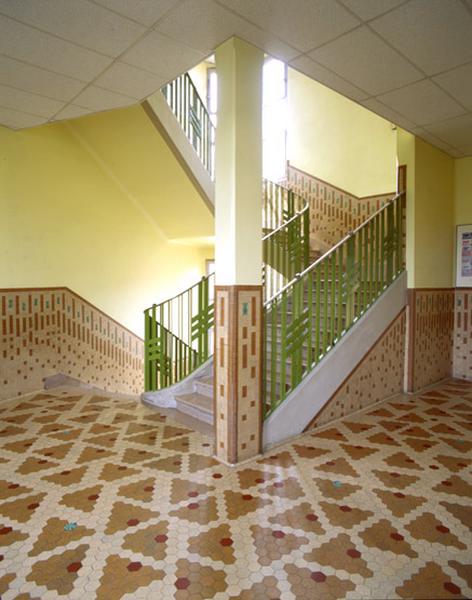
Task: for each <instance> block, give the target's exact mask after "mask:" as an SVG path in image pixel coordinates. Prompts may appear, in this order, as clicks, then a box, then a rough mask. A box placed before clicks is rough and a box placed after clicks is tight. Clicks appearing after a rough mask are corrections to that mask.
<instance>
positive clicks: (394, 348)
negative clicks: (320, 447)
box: [307, 310, 406, 430]
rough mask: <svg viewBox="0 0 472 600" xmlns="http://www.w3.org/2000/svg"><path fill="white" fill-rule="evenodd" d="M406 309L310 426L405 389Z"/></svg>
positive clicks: (326, 421) (330, 419) (335, 417)
mask: <svg viewBox="0 0 472 600" xmlns="http://www.w3.org/2000/svg"><path fill="white" fill-rule="evenodd" d="M405 326H406V314H405V310H402V312H401V313H400V314H399V315H398V316H397V317H396V318H395V320H394V321H393V322H392V323H391V324H390V325H389V327H388V328H387V329H386V330H385V332H384V333H383V334H382V335H381V337H380V338H379V339H378V340H377V342H376V343H375V344H374V345H373V346H372V348H371V349H370V350H369V352H368V353H367V354H366V355H365V356H364V358H363V359H362V360H361V362H360V363H359V364H358V365H357V367H356V368H355V369H354V370H353V371H352V373H351V374H350V375H349V376H348V378H347V379H346V380H345V381H343V382H342V384H341V385H340V387H339V388H338V389H337V390H336V392H335V393H334V394H333V396H332V397H331V398H330V400H329V401H328V402H327V403H326V404H325V406H324V407H323V409H322V410H321V411H320V412H319V413H318V414H317V415H316V416H315V418H314V419H313V420H312V422H311V423H310V425H309V426H308V427H307V430H308V429H311V428H314V427H319V426H321V425H325V424H326V423H329V422H330V421H333V420H335V419H339V418H341V417H344V416H345V415H349V414H351V413H353V412H355V411H358V410H360V409H362V408H366V407H367V406H369V405H371V404H374V403H375V402H379V401H380V400H384V399H385V398H388V397H390V396H393V395H394V394H399V393H401V392H402V391H403V365H404V361H405Z"/></svg>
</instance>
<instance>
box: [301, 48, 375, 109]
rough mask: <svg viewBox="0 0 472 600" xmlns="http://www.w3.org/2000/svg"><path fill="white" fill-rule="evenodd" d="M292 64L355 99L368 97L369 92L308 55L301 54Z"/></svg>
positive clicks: (302, 71) (309, 75)
mask: <svg viewBox="0 0 472 600" xmlns="http://www.w3.org/2000/svg"><path fill="white" fill-rule="evenodd" d="M290 66H291V67H293V68H294V69H296V70H297V71H300V72H301V73H304V74H305V75H308V77H312V78H313V79H315V80H316V81H318V82H319V83H322V84H323V85H326V86H327V87H329V88H331V89H334V90H336V91H337V92H339V93H340V94H344V95H345V96H348V97H349V98H352V99H353V100H362V99H363V98H367V97H368V95H369V94H367V93H366V92H364V91H363V90H360V89H359V88H358V87H356V86H355V85H352V83H349V81H346V80H345V79H343V78H342V77H339V75H336V73H333V72H332V71H329V70H328V69H326V68H325V67H323V66H322V65H320V64H318V63H316V62H315V61H314V60H312V59H311V58H309V57H308V56H300V57H299V58H295V59H294V60H292V61H291V62H290Z"/></svg>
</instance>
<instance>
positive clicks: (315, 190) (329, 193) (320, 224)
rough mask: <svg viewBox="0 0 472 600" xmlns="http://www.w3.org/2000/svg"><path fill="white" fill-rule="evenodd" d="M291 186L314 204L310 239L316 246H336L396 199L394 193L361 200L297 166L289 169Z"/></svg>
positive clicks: (324, 247) (325, 247) (288, 182)
mask: <svg viewBox="0 0 472 600" xmlns="http://www.w3.org/2000/svg"><path fill="white" fill-rule="evenodd" d="M287 184H288V185H289V186H290V187H291V189H293V190H294V192H296V193H297V194H299V195H300V196H302V197H303V198H305V199H306V200H308V202H309V204H310V238H311V240H312V244H313V245H314V247H317V244H318V243H320V242H321V249H324V250H326V249H327V248H330V247H332V246H334V244H336V243H337V242H339V241H340V240H341V239H342V238H343V237H344V236H346V235H347V234H348V233H349V232H351V231H353V230H354V229H356V227H359V225H361V224H362V223H363V222H364V221H366V220H367V219H368V218H369V217H370V216H371V215H372V214H373V213H375V212H376V211H378V210H379V209H380V208H382V207H383V206H385V204H386V203H387V202H388V201H389V200H391V199H392V198H393V197H394V195H395V194H394V193H393V192H392V193H388V194H379V195H378V196H369V197H367V198H358V197H357V196H355V195H354V194H350V193H349V192H346V191H344V190H341V189H339V188H337V187H336V186H334V185H331V184H330V183H327V182H326V181H323V180H322V179H318V178H317V177H314V176H313V175H309V174H308V173H305V172H304V171H302V170H300V169H297V168H296V167H294V166H293V165H290V164H289V165H288V167H287Z"/></svg>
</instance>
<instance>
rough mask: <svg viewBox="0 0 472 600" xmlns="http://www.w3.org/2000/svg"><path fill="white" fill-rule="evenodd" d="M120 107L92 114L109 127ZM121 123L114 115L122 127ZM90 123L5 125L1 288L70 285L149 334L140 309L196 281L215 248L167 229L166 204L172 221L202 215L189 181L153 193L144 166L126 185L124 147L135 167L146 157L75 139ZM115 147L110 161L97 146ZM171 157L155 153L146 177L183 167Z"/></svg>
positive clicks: (0, 152)
mask: <svg viewBox="0 0 472 600" xmlns="http://www.w3.org/2000/svg"><path fill="white" fill-rule="evenodd" d="M125 110H129V109H125ZM137 110H141V109H140V108H137ZM121 112H122V111H113V112H110V113H103V114H102V115H94V116H93V117H87V119H90V123H92V125H93V127H97V130H98V131H105V130H107V129H113V123H112V122H111V121H113V118H112V117H113V115H114V113H121ZM101 118H103V119H104V121H106V123H102V122H101ZM80 121H82V119H81V120H80ZM121 125H122V122H121V118H117V119H116V121H115V126H116V127H120V126H121ZM150 126H151V125H150ZM87 130H88V124H87V125H86V126H85V125H84V126H82V124H81V123H78V122H76V123H74V124H73V125H70V124H69V125H67V124H55V125H48V126H43V127H38V128H35V129H29V130H22V131H11V130H8V129H6V128H1V127H0V215H1V218H0V287H2V288H5V287H29V286H38V287H40V286H68V287H70V288H71V289H72V290H73V291H75V292H77V293H78V294H80V295H81V296H83V297H84V298H86V299H87V300H89V301H90V302H92V303H93V304H95V305H96V306H97V307H98V308H100V309H102V310H104V311H105V312H106V313H108V314H109V315H110V316H112V317H114V318H115V319H116V320H118V321H119V322H120V323H122V324H123V325H125V326H127V327H129V328H130V329H131V330H133V331H135V332H136V333H138V334H142V329H143V328H142V310H143V309H144V308H145V307H147V306H149V305H150V304H152V303H153V302H156V301H160V300H164V299H166V298H167V297H169V296H171V295H173V294H175V293H177V292H178V291H180V290H183V289H185V288H186V287H188V286H189V285H191V284H192V283H194V282H195V281H196V280H197V279H198V278H199V277H200V276H201V275H202V274H203V272H204V268H205V258H208V257H209V256H211V255H213V251H212V250H210V249H208V248H202V247H198V246H196V245H191V243H190V242H189V241H188V240H187V241H186V242H185V245H181V244H179V243H175V242H171V241H169V240H168V238H167V237H165V236H164V235H163V233H162V230H163V227H161V223H160V219H159V216H160V210H161V208H162V209H163V207H164V206H165V204H166V203H167V204H169V205H170V207H171V208H172V211H173V215H174V219H175V220H178V221H182V220H183V218H184V220H186V221H187V222H188V221H191V222H197V223H198V222H199V221H198V219H199V218H201V216H200V217H198V218H197V217H196V218H195V219H194V215H193V213H192V206H193V205H192V202H191V200H189V198H187V199H185V198H184V197H183V195H182V196H181V195H179V194H180V193H181V192H182V189H184V188H185V186H184V187H183V188H182V187H181V188H180V192H178V191H176V193H175V194H173V195H169V196H166V197H164V198H163V199H158V198H157V195H156V194H155V193H154V192H152V191H148V192H149V196H146V194H145V193H144V190H143V188H142V187H140V185H141V184H140V182H139V181H137V177H138V176H137V173H135V174H134V175H133V174H132V173H128V174H127V176H126V178H127V179H126V185H124V184H123V182H122V181H120V180H119V178H117V177H116V176H115V171H114V170H115V169H116V170H117V171H116V172H118V170H119V168H120V164H121V160H122V159H121V158H120V152H119V151H121V152H122V153H124V154H126V155H127V160H128V161H129V162H133V161H134V162H135V167H136V171H138V167H139V161H141V160H142V155H141V154H138V155H136V154H135V148H134V146H133V145H131V146H126V145H122V147H121V148H116V147H110V146H108V148H105V147H103V148H102V147H101V146H100V147H98V146H99V144H98V141H97V140H95V139H94V140H92V141H93V142H94V143H95V141H97V148H98V150H95V149H94V148H93V147H92V146H90V147H88V146H87V145H86V144H85V145H84V144H83V143H82V142H81V141H80V140H79V138H78V137H77V132H80V133H81V134H84V136H85V134H86V133H88V131H87ZM150 131H151V130H150ZM153 133H154V132H153ZM155 135H156V136H157V132H155ZM91 137H92V136H90V137H89V141H91ZM112 139H113V136H111V135H110V138H109V140H110V143H111V140H112ZM108 151H109V154H108V157H107V159H106V160H107V161H109V162H108V163H107V162H106V161H105V160H102V159H101V157H100V153H102V152H103V155H105V154H106V153H107V152H108ZM164 157H165V155H163V154H162V153H161V154H159V153H157V154H154V155H153V164H154V171H155V177H154V178H153V179H149V183H152V182H154V185H156V186H157V187H158V186H159V183H160V182H162V184H163V185H164V183H165V182H164V178H167V179H169V177H170V173H172V175H173V176H175V173H178V171H177V170H175V169H174V168H173V167H172V168H173V169H174V170H171V166H172V164H171V161H168V160H167V158H164ZM164 160H166V161H167V162H166V163H165V164H163V163H162V161H164ZM115 161H116V162H115ZM133 177H134V179H133ZM169 185H171V183H169ZM172 185H176V184H175V183H174V184H172ZM175 189H176V190H178V189H179V188H178V186H177V185H176V187H175ZM182 194H183V193H182ZM195 194H196V193H195ZM196 198H198V202H199V203H200V204H201V205H203V203H202V201H201V199H200V198H199V197H198V196H197V195H196ZM181 201H182V202H183V209H182V210H179V203H180V202H181ZM184 201H187V203H185V202H184ZM141 202H143V204H142V203H141ZM153 202H155V206H153ZM194 208H195V213H196V215H197V216H198V215H199V214H200V213H199V209H198V207H197V206H196V205H194ZM203 209H204V210H205V211H206V212H207V213H208V214H209V212H208V210H207V209H206V208H205V207H204V205H203ZM169 211H170V208H169ZM202 214H203V213H202ZM208 221H209V222H208V223H207V224H206V225H205V219H203V218H201V223H200V225H199V227H197V229H199V232H200V233H201V232H202V231H205V232H210V233H211V231H212V229H211V228H212V219H211V218H210V219H209V220H208ZM163 223H164V224H165V228H166V229H168V231H169V232H172V233H173V234H175V236H174V237H178V236H180V235H183V234H184V233H185V232H187V225H185V226H183V225H181V224H179V223H178V224H175V225H172V223H171V222H170V221H169V218H168V216H166V219H164V220H163ZM202 223H203V225H202Z"/></svg>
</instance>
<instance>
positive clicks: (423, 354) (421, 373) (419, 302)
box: [407, 288, 454, 392]
mask: <svg viewBox="0 0 472 600" xmlns="http://www.w3.org/2000/svg"><path fill="white" fill-rule="evenodd" d="M453 327H454V289H452V288H446V289H438V288H436V289H425V288H417V289H410V290H408V362H407V389H408V391H409V392H415V391H417V390H419V389H421V388H423V387H425V386H428V385H431V384H433V383H435V382H437V381H440V380H441V379H444V378H446V377H450V376H451V373H452V360H453V357H452V349H453Z"/></svg>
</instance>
